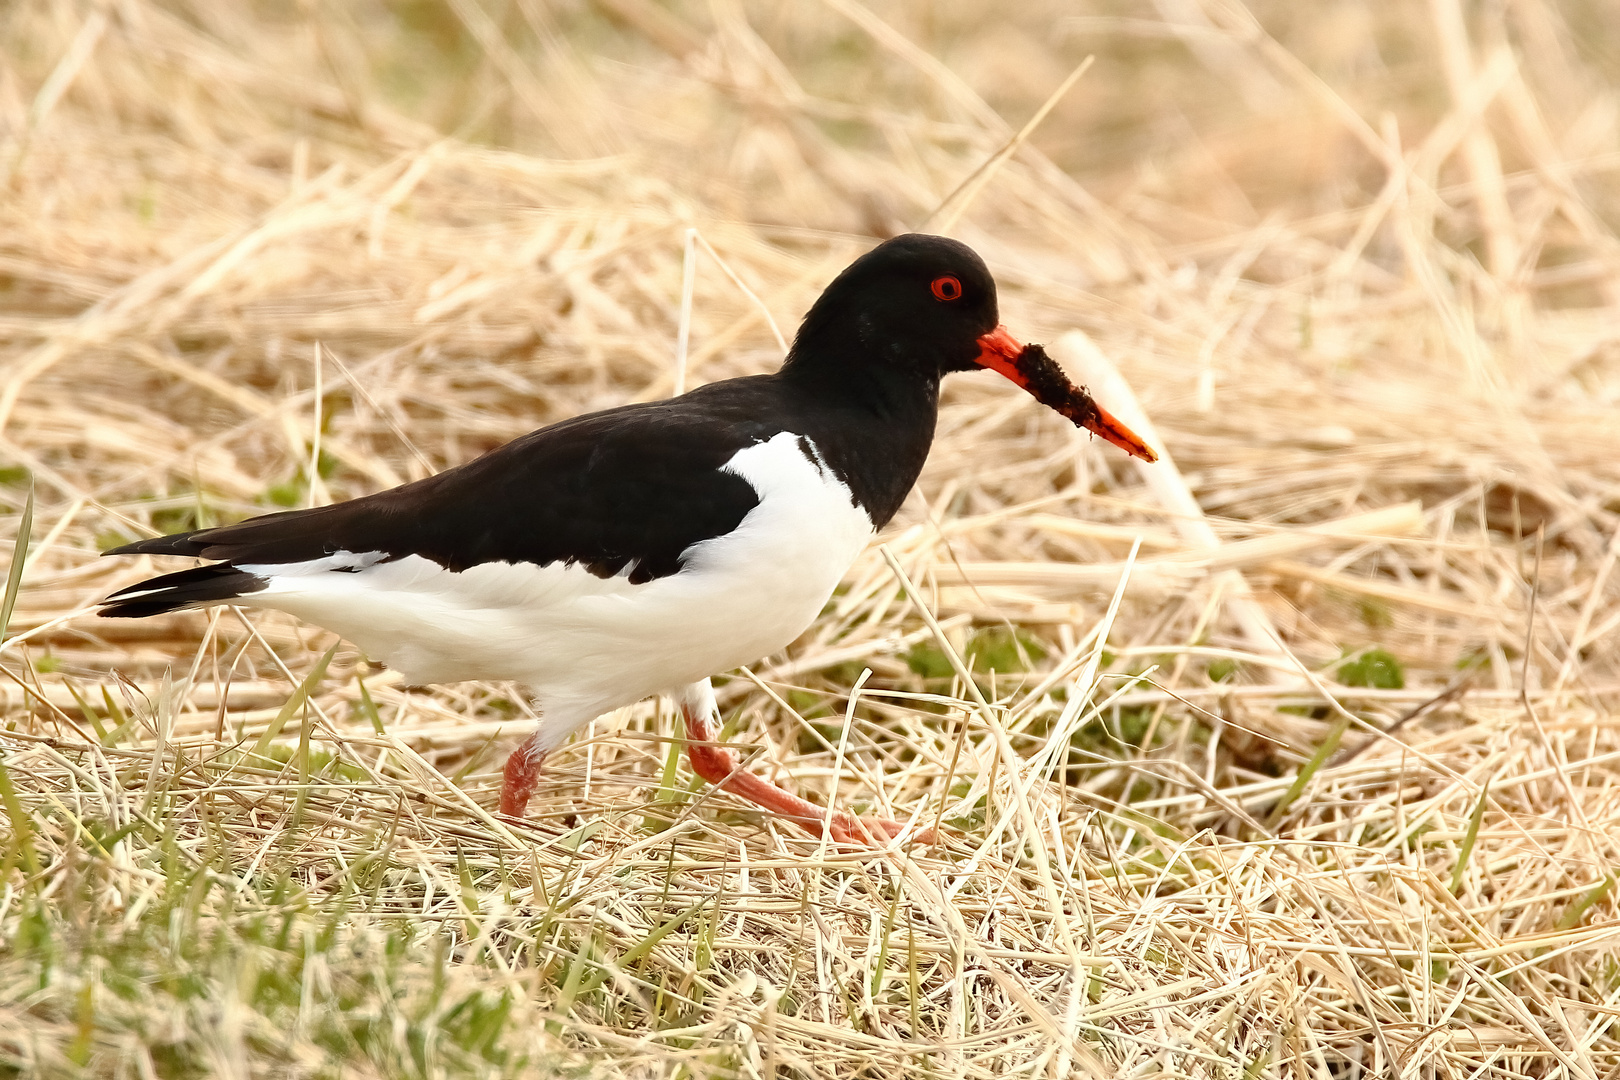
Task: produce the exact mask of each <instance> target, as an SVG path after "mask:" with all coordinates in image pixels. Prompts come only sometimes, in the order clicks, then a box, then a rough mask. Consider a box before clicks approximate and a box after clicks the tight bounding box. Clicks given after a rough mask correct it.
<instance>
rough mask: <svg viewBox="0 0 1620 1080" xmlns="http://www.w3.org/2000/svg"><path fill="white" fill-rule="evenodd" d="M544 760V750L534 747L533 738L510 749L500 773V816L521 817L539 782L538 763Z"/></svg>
mask: <svg viewBox="0 0 1620 1080" xmlns="http://www.w3.org/2000/svg"><path fill="white" fill-rule="evenodd" d="M545 760H546V752H545V751H544V750H541V749H539V748H538V747H536V746H535V744H534V740H533V739H530V740H529V741H528V742H526V743H524V744H523V745H522V746H520V747H518V748H517V749H516V750H514V751H512V756H511V757H509V758H507V759H506V768H505V770H503V772H502V774H501V816H503V817H509V818H522V817H523V814H524V812H525V811H526V810H528V808H529V797H530V796H531V795H533V794H534V789H535V787H536V786H537V785H538V784H539V783H540V764H541V763H542V762H543V761H545Z"/></svg>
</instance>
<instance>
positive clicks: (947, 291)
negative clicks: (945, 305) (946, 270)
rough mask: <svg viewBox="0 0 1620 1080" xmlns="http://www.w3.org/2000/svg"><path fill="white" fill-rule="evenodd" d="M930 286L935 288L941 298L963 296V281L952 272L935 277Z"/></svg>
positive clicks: (957, 298)
mask: <svg viewBox="0 0 1620 1080" xmlns="http://www.w3.org/2000/svg"><path fill="white" fill-rule="evenodd" d="M929 288H931V289H933V290H934V295H935V296H936V297H938V298H939V299H941V300H960V299H961V298H962V282H961V281H960V280H959V279H958V278H956V277H955V276H953V275H951V274H946V275H945V276H944V277H937V278H935V279H934V283H933V284H932V285H930V286H929Z"/></svg>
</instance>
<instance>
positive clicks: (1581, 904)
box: [1557, 873, 1616, 930]
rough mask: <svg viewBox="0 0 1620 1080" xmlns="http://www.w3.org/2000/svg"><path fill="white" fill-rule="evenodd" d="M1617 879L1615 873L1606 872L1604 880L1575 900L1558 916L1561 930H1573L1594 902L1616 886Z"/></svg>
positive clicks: (1558, 924)
mask: <svg viewBox="0 0 1620 1080" xmlns="http://www.w3.org/2000/svg"><path fill="white" fill-rule="evenodd" d="M1615 880H1616V878H1615V875H1614V874H1612V873H1611V874H1604V875H1603V880H1602V881H1600V882H1598V883H1597V884H1596V885H1594V886H1592V887H1591V888H1590V889H1588V890H1587V891H1586V895H1584V896H1582V897H1581V898H1580V899H1579V900H1577V901H1575V903H1573V904H1571V905H1570V906H1569V907H1568V908H1566V909H1565V910H1564V913H1563V914H1562V915H1560V916H1558V923H1557V928H1558V929H1559V930H1573V929H1574V928H1575V925H1576V924H1577V923H1579V922H1580V921H1581V917H1582V916H1584V915H1585V914H1586V913H1587V912H1588V911H1590V910H1591V908H1592V905H1593V904H1596V903H1597V902H1598V901H1599V900H1602V899H1603V898H1604V897H1605V896H1608V895H1609V893H1610V891H1611V890H1613V888H1614V883H1615Z"/></svg>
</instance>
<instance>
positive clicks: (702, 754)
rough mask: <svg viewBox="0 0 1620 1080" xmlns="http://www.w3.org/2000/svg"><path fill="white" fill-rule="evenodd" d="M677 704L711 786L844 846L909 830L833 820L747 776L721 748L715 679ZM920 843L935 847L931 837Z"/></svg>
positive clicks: (697, 767) (880, 822) (697, 764)
mask: <svg viewBox="0 0 1620 1080" xmlns="http://www.w3.org/2000/svg"><path fill="white" fill-rule="evenodd" d="M677 702H678V704H679V705H680V708H681V716H682V717H683V718H684V719H685V721H686V753H687V756H688V757H689V758H690V759H691V761H692V771H693V772H695V773H697V774H698V775H699V776H701V777H702V778H703V779H705V780H707V781H708V782H709V783H711V784H715V785H717V786H719V787H723V788H725V789H726V790H727V791H729V792H731V793H732V794H734V795H740V796H742V797H743V798H745V799H747V800H748V801H749V802H751V803H754V804H755V805H757V806H759V807H761V808H763V809H765V810H769V811H770V812H771V813H773V814H776V815H778V816H779V817H785V818H787V819H788V820H789V821H792V822H794V823H795V824H797V825H800V826H802V827H804V828H805V829H808V830H809V831H811V832H814V833H820V832H821V831H823V829H825V830H826V831H827V832H828V833H829V835H831V837H832V839H833V841H834V842H835V843H838V844H839V845H845V846H860V845H871V844H874V843H878V842H881V841H883V840H887V839H889V838H891V837H895V836H899V835H900V832H901V830H902V829H903V828H905V826H903V825H901V824H900V823H899V822H897V821H890V820H888V819H887V818H871V817H868V818H857V817H855V816H854V815H853V814H846V813H844V812H843V811H841V810H835V811H833V813H832V814H831V817H830V820H829V815H828V813H827V811H826V810H825V809H823V808H822V807H819V806H816V805H815V804H814V803H808V802H805V801H804V800H803V799H801V798H799V797H798V796H797V795H793V794H791V793H789V792H786V791H783V790H782V789H781V788H779V787H777V786H776V785H775V784H773V783H771V782H770V781H768V780H763V779H761V778H759V777H757V776H755V775H754V774H753V773H750V772H744V771H743V769H742V766H741V764H740V763H739V762H738V761H737V755H736V754H734V753H732V752H731V751H730V750H727V749H726V748H725V747H723V746H720V745H718V744H717V741H716V740H718V739H719V737H720V736H719V731H718V730H717V729H716V727H715V724H714V721H713V718H714V717H715V716H717V715H718V712H719V709H718V708H717V706H716V705H715V700H714V689H713V687H711V686H710V685H709V680H708V679H704V680H702V681H701V682H695V683H692V684H691V685H690V686H687V687H686V688H685V689H683V690H682V691H681V693H680V696H679V697H678V698H677ZM918 839H920V840H922V841H923V842H924V843H928V842H930V840H931V839H932V836H931V833H923V834H921V835H919V837H918Z"/></svg>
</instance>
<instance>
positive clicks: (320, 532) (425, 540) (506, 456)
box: [103, 376, 770, 615]
mask: <svg viewBox="0 0 1620 1080" xmlns="http://www.w3.org/2000/svg"><path fill="white" fill-rule="evenodd" d="M769 378H770V377H768V376H766V377H759V378H756V379H740V380H732V381H731V382H728V383H723V384H721V383H717V384H714V385H713V386H712V387H707V388H704V389H703V390H699V391H696V392H694V393H692V394H688V395H686V396H685V397H682V398H678V399H675V400H673V401H664V402H651V403H647V404H638V405H627V406H623V407H621V408H617V409H609V410H606V411H604V412H598V413H591V414H589V415H587V416H580V417H575V418H574V419H572V420H565V421H562V422H561V423H558V424H553V425H552V426H550V427H546V428H541V429H540V430H539V431H534V432H531V433H529V434H528V435H525V436H523V437H522V438H519V439H516V440H514V441H513V442H510V443H507V444H506V445H505V446H502V447H500V448H499V449H496V450H493V451H491V452H490V453H488V454H486V455H484V456H483V457H481V458H478V459H476V460H474V461H471V462H468V463H467V464H465V465H461V466H458V467H457V468H454V469H450V470H447V471H445V472H442V473H439V474H438V475H436V476H430V477H428V478H427V479H425V480H418V481H416V482H415V483H411V484H405V485H403V486H401V487H397V488H393V489H391V490H389V491H383V492H379V493H377V494H375V495H368V496H365V497H363V498H359V499H354V500H351V501H349V502H345V503H339V504H337V505H334V506H322V507H315V508H312V509H309V510H289V511H285V512H282V513H277V514H266V515H265V516H263V517H257V518H250V519H248V520H247V521H242V522H238V523H237V524H235V525H225V526H222V527H220V528H216V529H201V530H198V531H195V532H189V533H178V534H176V535H173V536H163V537H157V538H154V539H151V540H140V541H137V542H135V543H133V544H126V545H124V546H123V547H119V548H114V549H113V550H111V551H108V552H106V554H108V555H135V554H147V555H190V556H195V557H197V558H203V559H217V560H221V561H222V562H224V563H227V564H237V565H240V564H250V565H258V564H276V563H293V562H303V561H306V560H311V559H319V558H323V557H325V556H328V555H332V554H334V553H336V552H339V551H345V552H351V553H354V554H356V555H365V554H370V553H380V554H381V555H382V557H383V558H384V559H397V558H403V557H404V556H407V555H421V556H423V557H424V558H427V559H431V560H432V561H434V562H436V563H438V564H439V565H441V566H444V567H445V568H447V569H450V570H458V571H459V570H465V569H467V568H468V567H471V566H476V565H478V564H480V563H486V562H514V563H516V562H528V563H535V564H536V565H541V566H544V565H547V564H550V563H554V562H562V563H579V564H581V565H583V566H585V567H586V568H588V569H589V570H590V571H591V572H592V573H594V574H597V575H599V576H601V577H612V576H614V575H615V574H619V573H624V572H625V571H626V570H628V572H629V578H630V580H631V581H632V582H635V583H641V582H646V581H651V580H653V579H655V578H660V577H665V576H668V575H670V574H674V573H677V572H678V571H679V570H680V569H681V556H682V553H683V552H685V551H686V550H687V549H688V548H690V547H691V546H692V545H693V544H696V543H698V542H699V541H702V540H707V539H710V538H712V537H716V536H723V535H725V534H726V533H728V532H730V531H731V530H733V529H735V528H736V527H737V525H738V524H739V523H740V522H741V521H742V519H743V518H744V517H745V516H746V515H747V514H748V512H749V511H750V510H752V509H753V508H754V507H755V506H756V505H758V503H759V496H758V494H757V493H756V492H755V491H754V489H753V487H752V486H751V485H750V484H749V483H748V482H747V481H746V480H744V479H743V478H742V477H740V476H737V475H735V474H733V473H730V472H723V471H721V466H723V465H724V464H725V463H726V462H727V461H729V460H730V459H731V457H732V456H733V455H734V454H736V453H737V451H738V450H741V449H743V448H745V447H747V446H750V445H753V444H754V443H756V442H759V441H761V440H763V439H765V438H768V437H769V434H770V433H769V431H768V430H767V428H766V425H765V424H764V423H763V422H762V421H761V419H760V418H759V417H760V407H761V406H762V405H764V404H765V400H764V399H765V398H768V397H769V396H770V395H769V390H768V389H767V387H766V386H763V385H759V384H762V383H765V382H766V381H767V380H768V379H769ZM705 390H708V391H711V392H709V393H705V392H704V391H705ZM224 569H225V567H199V568H198V570H208V571H216V573H215V574H214V575H212V576H210V575H204V576H202V577H199V578H197V580H196V581H189V580H188V581H187V582H179V581H176V582H175V584H177V585H184V586H186V587H187V591H188V592H190V591H192V590H196V591H197V592H198V595H192V596H188V597H187V599H186V601H185V602H188V603H196V602H207V601H210V600H214V601H217V600H220V599H226V598H228V596H229V595H239V594H240V591H251V590H239V591H238V592H236V593H231V592H230V591H229V590H230V588H231V585H230V584H229V583H228V582H227V581H226V580H224V579H223V578H222V577H221V575H220V574H219V573H218V571H223V570H224ZM181 574H193V575H194V572H193V571H181ZM179 576H180V575H178V574H177V575H169V577H171V578H178V577H179ZM194 576H195V575H194ZM243 576H245V577H251V575H243ZM255 580H256V579H255ZM152 584H153V583H144V584H142V585H137V586H134V587H133V588H132V589H127V590H124V591H125V592H128V593H136V592H139V593H141V594H142V595H144V596H151V592H150V588H151V585H152ZM237 584H238V585H240V584H242V583H237ZM260 587H262V584H261V585H260ZM222 590H223V591H225V592H226V595H225V596H216V595H213V594H214V593H219V592H221V591H222ZM201 594H207V595H201ZM115 598H116V597H109V600H111V599H115ZM174 606H178V605H175V604H169V605H167V607H165V608H163V610H167V609H168V608H172V607H174ZM115 613H117V612H114V611H111V610H108V611H105V612H103V614H115ZM151 613H152V612H151V611H145V610H142V611H139V612H136V611H129V612H128V614H132V615H133V614H151Z"/></svg>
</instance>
